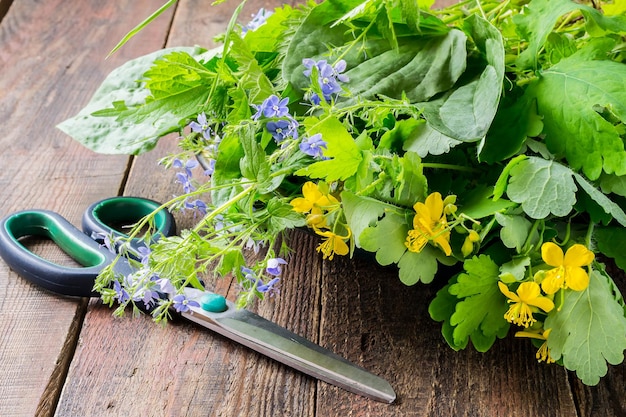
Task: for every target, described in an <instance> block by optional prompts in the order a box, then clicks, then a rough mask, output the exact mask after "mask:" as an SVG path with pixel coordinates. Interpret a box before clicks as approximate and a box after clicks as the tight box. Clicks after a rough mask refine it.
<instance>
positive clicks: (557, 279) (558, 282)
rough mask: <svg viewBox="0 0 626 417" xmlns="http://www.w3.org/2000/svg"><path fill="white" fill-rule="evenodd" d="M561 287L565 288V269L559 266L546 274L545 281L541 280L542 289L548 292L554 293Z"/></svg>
mask: <svg viewBox="0 0 626 417" xmlns="http://www.w3.org/2000/svg"><path fill="white" fill-rule="evenodd" d="M561 288H565V269H564V268H563V267H562V266H559V267H558V268H553V269H551V270H549V271H547V272H546V273H545V274H544V278H543V281H541V289H542V290H543V292H545V293H546V294H554V293H556V292H557V291H558V290H560V289H561Z"/></svg>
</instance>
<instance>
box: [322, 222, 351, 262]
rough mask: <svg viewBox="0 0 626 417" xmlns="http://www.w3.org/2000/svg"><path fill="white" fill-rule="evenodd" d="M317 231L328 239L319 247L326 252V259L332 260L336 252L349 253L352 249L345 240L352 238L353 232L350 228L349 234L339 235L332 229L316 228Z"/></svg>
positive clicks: (340, 253)
mask: <svg viewBox="0 0 626 417" xmlns="http://www.w3.org/2000/svg"><path fill="white" fill-rule="evenodd" d="M315 233H317V234H318V235H320V236H323V237H325V238H326V240H325V241H323V242H322V243H320V245H319V246H318V247H317V251H318V252H320V251H321V252H322V253H323V254H324V259H326V258H328V259H330V260H331V261H332V260H333V257H334V256H335V254H337V255H347V254H348V252H349V251H350V249H349V248H348V245H347V244H346V242H345V240H347V239H350V236H351V234H352V233H351V232H350V230H348V235H347V236H339V235H337V234H335V233H334V232H331V231H330V230H319V229H315Z"/></svg>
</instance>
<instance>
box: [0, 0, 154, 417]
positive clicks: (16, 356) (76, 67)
mask: <svg viewBox="0 0 626 417" xmlns="http://www.w3.org/2000/svg"><path fill="white" fill-rule="evenodd" d="M126 3H127V2H117V3H113V2H106V3H103V2H98V1H81V2H76V1H74V2H72V1H58V0H57V1H55V0H51V1H46V2H39V1H28V0H23V1H16V2H14V3H13V4H12V5H11V7H10V9H9V12H8V13H7V14H6V16H5V17H4V18H3V19H2V22H1V24H0V123H1V124H2V127H3V134H2V136H0V146H1V148H2V152H1V153H0V166H1V167H2V173H1V174H0V198H1V200H2V205H0V216H5V215H7V214H9V213H11V212H14V211H16V210H20V209H26V208H47V209H52V210H55V211H58V212H60V213H61V214H62V215H64V216H66V217H67V218H68V219H69V220H70V221H72V222H74V223H75V224H79V223H78V222H79V221H80V215H81V213H82V210H84V209H85V208H86V207H87V205H88V204H89V203H91V202H92V201H93V200H95V199H98V198H102V197H108V196H111V195H116V194H117V193H118V190H119V186H120V182H121V179H122V178H123V177H124V175H125V171H126V169H127V164H128V158H127V157H124V156H116V157H111V156H104V155H96V154H94V153H93V152H91V151H89V150H87V149H85V148H83V147H82V146H80V145H79V144H77V143H75V142H74V141H72V140H71V138H69V137H67V136H66V135H64V134H63V133H61V132H60V131H58V130H56V129H54V126H55V125H56V124H57V123H59V122H61V121H62V120H64V119H65V118H66V117H69V116H70V115H72V114H75V113H76V112H78V110H79V109H80V108H81V107H82V106H83V105H84V104H86V103H87V101H88V100H89V97H90V96H91V94H92V93H93V91H94V90H95V89H96V87H97V86H98V84H99V83H100V82H101V80H102V78H103V77H104V75H105V74H106V73H107V72H108V71H110V70H111V69H113V68H114V67H116V66H118V65H120V64H121V63H122V62H123V61H124V60H126V59H128V58H129V56H124V55H119V56H117V57H113V58H111V59H110V60H107V61H105V60H104V57H105V55H106V53H107V52H108V51H109V50H110V49H111V48H112V46H113V45H114V43H113V42H115V39H118V38H119V37H121V36H123V34H124V31H125V30H127V28H128V27H129V26H130V25H131V22H132V20H134V19H135V18H132V15H133V14H135V11H136V9H135V7H136V6H142V5H143V6H144V7H145V4H147V3H150V4H152V2H148V1H147V0H146V1H136V2H132V4H134V5H136V6H132V5H128V4H126ZM151 7H152V6H151ZM133 24H134V23H133ZM163 39H164V38H162V40H161V42H160V43H154V42H153V46H151V47H150V49H156V48H158V47H160V46H162V44H163ZM148 46H150V45H149V42H146V44H145V45H140V44H135V45H134V48H135V49H134V51H135V53H140V52H142V50H144V51H145V52H148V50H146V47H148ZM41 253H42V254H43V255H44V256H46V257H48V258H49V259H51V260H59V257H58V255H59V254H58V253H55V252H54V251H52V252H48V249H46V248H43V249H42V252H41ZM81 305H82V304H81V302H80V301H77V300H69V299H64V298H60V297H58V296H56V295H52V294H49V293H45V292H43V291H42V290H40V289H38V288H35V287H34V286H33V285H31V284H29V283H28V282H26V281H24V280H23V279H21V278H19V277H17V275H16V274H15V273H13V272H12V271H10V270H9V268H8V267H7V266H6V265H5V264H4V263H0V334H2V348H1V349H0V372H1V374H2V375H3V379H2V382H1V383H0V415H1V416H3V417H5V416H29V415H30V416H32V415H50V414H51V412H54V407H55V405H56V404H54V403H55V402H56V397H57V396H58V392H59V388H60V387H61V386H62V379H63V376H64V374H65V372H66V370H67V365H68V362H69V358H70V357H71V356H67V354H68V353H69V354H71V350H72V349H71V345H72V342H73V340H74V338H75V335H76V332H77V331H78V330H79V327H80V326H79V323H77V322H76V320H78V319H80V318H81V316H82V314H83V312H82V311H83V310H84V306H83V307H81ZM51 378H52V380H51ZM55 379H56V380H55Z"/></svg>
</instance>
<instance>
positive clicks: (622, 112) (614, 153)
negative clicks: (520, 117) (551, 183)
mask: <svg viewBox="0 0 626 417" xmlns="http://www.w3.org/2000/svg"><path fill="white" fill-rule="evenodd" d="M624 85H626V65H624V64H623V63H618V62H613V61H606V60H588V59H585V57H584V54H582V53H576V54H574V55H572V56H571V57H569V58H566V59H563V60H562V61H561V62H559V63H558V64H557V65H555V66H554V67H552V68H550V69H549V70H547V71H543V72H542V73H541V75H540V77H539V78H538V79H537V81H536V82H535V83H533V84H532V85H531V86H530V87H529V88H528V90H527V93H526V94H528V95H529V97H532V98H535V99H536V100H537V110H538V113H539V114H540V115H541V116H543V123H544V133H545V135H546V137H545V142H546V145H547V146H548V149H549V150H550V152H552V153H553V154H555V155H563V156H565V158H567V161H568V164H569V165H570V166H571V168H572V169H573V170H575V171H577V170H579V169H582V170H583V172H584V173H585V175H586V176H587V178H589V179H591V180H596V179H597V178H598V177H599V176H600V174H601V173H602V172H603V171H604V172H606V173H607V174H613V173H614V174H616V175H619V176H621V175H626V151H625V150H624V141H623V139H622V138H621V137H620V134H619V131H618V129H617V127H616V126H615V125H614V124H613V123H611V122H609V121H607V120H606V119H605V118H603V117H602V115H600V114H599V113H598V112H597V111H596V108H597V106H598V105H600V106H603V107H608V108H610V109H611V111H612V112H613V114H614V115H615V116H616V117H618V118H619V119H620V120H621V121H622V122H626V89H625V88H624Z"/></svg>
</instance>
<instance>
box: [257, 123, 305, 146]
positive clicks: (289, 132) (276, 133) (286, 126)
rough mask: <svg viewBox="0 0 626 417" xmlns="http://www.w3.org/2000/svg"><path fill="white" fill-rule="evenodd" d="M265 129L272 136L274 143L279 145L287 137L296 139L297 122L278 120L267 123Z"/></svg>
mask: <svg viewBox="0 0 626 417" xmlns="http://www.w3.org/2000/svg"><path fill="white" fill-rule="evenodd" d="M265 128H266V129H267V131H268V132H270V133H271V134H272V137H273V138H274V140H275V141H276V143H281V142H282V141H284V140H285V139H287V138H288V137H293V138H297V137H298V130H297V129H298V122H296V121H295V120H284V119H283V120H278V121H275V122H274V121H272V122H267V125H265Z"/></svg>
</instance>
